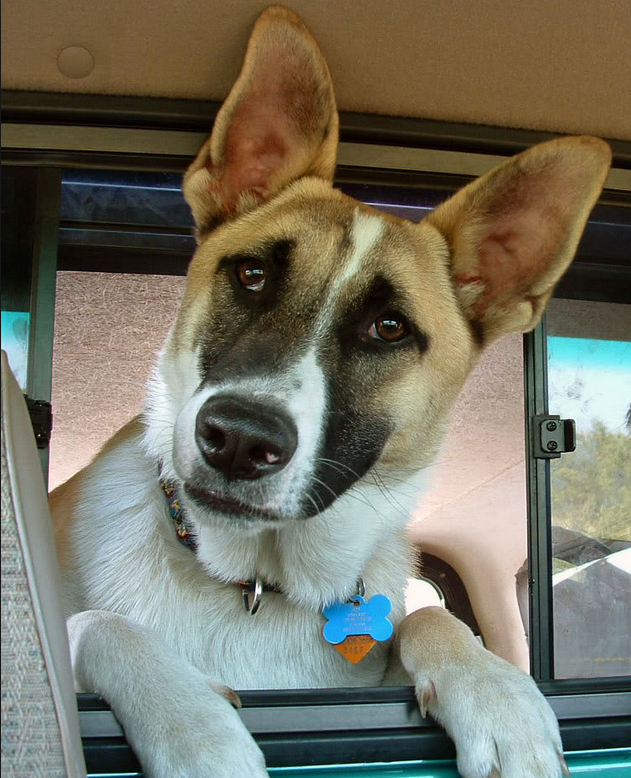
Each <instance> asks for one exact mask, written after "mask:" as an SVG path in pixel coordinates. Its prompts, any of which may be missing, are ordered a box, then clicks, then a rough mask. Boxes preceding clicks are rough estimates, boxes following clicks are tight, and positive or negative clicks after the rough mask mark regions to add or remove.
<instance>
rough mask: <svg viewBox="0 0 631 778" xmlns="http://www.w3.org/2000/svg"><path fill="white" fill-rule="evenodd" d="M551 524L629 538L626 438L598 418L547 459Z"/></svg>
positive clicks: (630, 446)
mask: <svg viewBox="0 0 631 778" xmlns="http://www.w3.org/2000/svg"><path fill="white" fill-rule="evenodd" d="M551 478H552V523H553V524H557V525H561V526H564V527H567V528H568V529H575V530H579V531H581V532H585V533H586V534H588V535H590V536H591V537H595V538H600V539H607V540H631V436H630V435H628V434H626V433H624V432H611V431H610V430H608V429H607V427H606V426H605V425H604V424H603V423H602V422H599V421H598V422H595V423H594V425H593V427H592V428H591V429H590V430H589V431H587V432H585V433H583V434H580V435H578V437H577V445H576V451H575V452H574V453H572V454H564V455H563V456H562V457H561V459H558V460H553V462H552V470H551Z"/></svg>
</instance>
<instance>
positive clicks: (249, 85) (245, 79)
mask: <svg viewBox="0 0 631 778" xmlns="http://www.w3.org/2000/svg"><path fill="white" fill-rule="evenodd" d="M337 136H338V116H337V109H336V106H335V97H334V95H333V86H332V84H331V77H330V75H329V70H328V67H327V65H326V62H325V61H324V58H323V56H322V54H321V52H320V49H319V48H318V45H317V43H316V42H315V40H314V39H313V37H312V36H311V34H310V33H309V31H308V30H307V28H306V27H305V26H304V25H303V24H302V22H301V21H300V19H299V18H298V17H297V16H296V15H295V14H294V13H292V12H291V11H288V10H287V9H285V8H281V7H280V6H271V7H270V8H268V9H267V10H265V11H264V12H263V13H262V14H261V16H260V17H259V19H258V21H257V22H256V24H255V26H254V29H253V31H252V35H251V36H250V41H249V43H248V48H247V52H246V55H245V61H244V63H243V68H242V70H241V74H240V75H239V78H238V79H237V81H236V83H235V85H234V86H233V87H232V91H231V92H230V94H229V95H228V97H227V99H226V101H225V103H224V104H223V106H222V107H221V110H220V111H219V113H218V114H217V118H216V119H215V124H214V127H213V132H212V135H211V136H210V138H209V140H208V141H207V142H206V143H205V144H204V146H203V147H202V149H201V151H200V152H199V154H198V155H197V158H196V159H195V161H194V162H193V164H192V165H191V166H190V167H189V169H188V170H187V172H186V174H185V176H184V185H183V191H184V197H185V198H186V201H187V202H188V204H189V205H190V207H191V210H192V212H193V217H194V219H195V222H196V224H197V229H198V233H199V234H203V233H204V232H206V231H207V230H208V229H210V228H212V227H214V226H215V225H216V224H217V223H221V222H222V221H225V220H226V219H230V218H234V217H235V216H237V215H239V214H241V213H243V212H245V211H247V210H250V209H252V208H254V207H256V206H257V205H259V204H260V203H262V202H265V201H266V200H269V199H271V198H272V197H274V195H276V194H278V192H280V190H281V189H283V187H285V186H287V184H289V183H290V182H291V181H294V180H295V179H297V178H301V177H302V176H307V175H313V176H319V177H321V178H326V179H327V180H332V179H333V174H334V172H335V159H336V153H337Z"/></svg>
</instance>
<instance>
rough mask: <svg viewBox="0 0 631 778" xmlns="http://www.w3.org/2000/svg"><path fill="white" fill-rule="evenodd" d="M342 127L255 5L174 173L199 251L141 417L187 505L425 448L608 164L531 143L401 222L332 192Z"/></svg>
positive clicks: (275, 516) (563, 142)
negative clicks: (181, 170)
mask: <svg viewBox="0 0 631 778" xmlns="http://www.w3.org/2000/svg"><path fill="white" fill-rule="evenodd" d="M337 127H338V119H337V111H336V106H335V99H334V96H333V90H332V86H331V80H330V76H329V72H328V69H327V66H326V63H325V62H324V59H323V58H322V55H321V53H320V51H319V49H318V47H317V45H316V43H315V41H314V40H313V38H312V37H311V35H310V34H309V33H308V31H307V30H306V29H305V28H304V26H303V25H302V24H301V22H300V21H299V20H298V19H297V17H296V16H295V15H293V14H292V13H290V12H289V11H287V10H284V9H281V8H278V7H274V8H270V9H268V10H267V11H266V12H265V13H264V14H263V15H262V16H261V18H260V19H259V20H258V22H257V24H256V26H255V28H254V31H253V33H252V37H251V39H250V43H249V46H248V50H247V54H246V58H245V63H244V66H243V70H242V72H241V75H240V76H239V78H238V80H237V82H236V84H235V86H234V87H233V89H232V91H231V92H230V95H229V96H228V98H227V100H226V102H225V103H224V105H223V107H222V109H221V111H220V112H219V114H218V116H217V119H216V121H215V126H214V129H213V132H212V136H211V137H210V139H209V141H208V142H207V143H206V144H205V145H204V146H203V148H202V150H201V151H200V153H199V155H198V156H197V158H196V160H195V161H194V162H193V164H192V165H191V167H190V168H189V170H188V172H187V173H186V175H185V178H184V194H185V197H186V199H187V201H188V203H189V204H190V206H191V209H192V212H193V215H194V217H195V221H196V224H197V231H198V240H199V246H198V249H197V252H196V254H195V256H194V258H193V260H192V262H191V266H190V271H189V275H188V283H187V289H186V293H185V298H184V301H183V304H182V307H181V310H180V313H179V316H178V319H177V321H176V323H175V325H174V327H173V328H172V331H171V333H170V335H169V338H168V340H167V343H166V345H165V347H164V349H163V352H162V354H161V357H160V361H159V364H158V368H157V370H156V374H155V377H154V380H153V383H152V389H151V395H150V404H149V410H148V414H147V415H148V421H149V424H148V427H149V431H148V433H147V439H148V442H149V445H150V447H151V450H152V451H153V452H154V453H155V454H156V455H157V456H159V457H160V458H162V459H163V460H164V463H165V465H164V466H165V468H166V470H167V474H168V475H169V476H171V477H174V478H176V479H177V480H178V482H179V483H180V484H181V485H182V486H183V490H184V492H185V494H186V495H187V499H188V501H189V502H190V504H191V505H193V506H194V507H195V514H196V516H197V517H198V519H200V520H201V521H211V520H213V519H214V520H220V521H224V522H225V521H228V522H237V523H241V524H243V525H248V526H255V527H261V526H270V522H271V523H276V524H278V523H282V522H287V521H292V520H295V519H303V518H309V517H311V516H313V515H314V514H317V513H319V512H321V511H325V510H327V509H328V508H329V506H330V505H331V504H332V503H333V502H334V501H335V500H337V498H338V497H340V495H343V494H345V493H347V491H348V490H349V489H352V488H353V487H354V486H355V485H356V484H357V483H358V482H365V481H366V480H367V479H375V478H379V477H381V475H382V474H383V473H387V472H394V470H395V469H396V471H397V472H398V473H412V472H417V471H420V470H422V469H423V468H424V467H425V466H426V465H428V464H429V463H430V462H431V460H432V458H433V456H434V455H435V452H436V450H437V447H438V445H439V442H440V438H441V434H442V430H443V428H444V423H445V419H446V416H447V413H448V410H449V407H450V405H451V403H452V402H453V400H454V398H455V396H456V395H457V393H458V391H459V390H460V388H461V386H462V384H463V382H464V380H465V378H466V376H467V374H468V372H469V370H470V369H471V367H472V365H473V364H474V362H475V360H476V358H477V357H478V355H479V353H480V351H481V349H482V348H483V346H485V345H486V344H488V343H490V342H492V341H493V340H495V339H497V338H498V337H500V336H501V335H503V334H506V333H509V332H516V331H526V330H528V329H530V328H532V327H533V326H534V325H535V324H536V323H537V321H538V320H539V318H540V317H541V314H542V311H543V308H544V306H545V304H546V302H547V300H548V299H549V297H550V295H551V293H552V290H553V288H554V285H555V283H556V282H557V281H558V279H559V278H560V276H561V275H562V273H563V272H564V270H565V269H566V267H567V265H568V264H569V263H570V261H571V259H572V257H573V255H574V252H575V250H576V246H577V243H578V240H579V238H580V235H581V232H582V230H583V227H584V225H585V222H586V219H587V217H588V214H589V212H590V210H591V208H592V207H593V205H594V203H595V202H596V199H597V197H598V195H599V193H600V190H601V187H602V185H603V182H604V180H605V176H606V174H607V170H608V167H609V162H610V151H609V148H608V146H607V145H606V144H605V143H603V142H602V141H599V140H597V139H594V138H586V137H581V138H566V139H560V140H556V141H551V142H549V143H545V144H541V145H540V146H536V147H534V148H532V149H530V150H528V151H526V152H525V153H523V154H521V155H519V156H517V157H515V158H513V159H511V160H509V161H508V162H506V163H504V164H503V165H501V166H500V167H498V168H496V169H495V170H493V171H491V172H490V173H488V174H487V175H485V176H483V177H482V178H480V179H478V180H477V181H475V182H473V183H472V184H470V185H468V186H467V187H465V188H464V189H463V190H461V191H460V192H458V193H457V194H456V195H455V196H454V197H452V198H451V199H450V200H449V201H448V202H446V203H444V204H443V205H441V206H440V207H439V208H438V209H437V210H436V211H434V212H433V213H432V214H431V215H430V216H428V217H427V218H426V219H424V220H423V221H422V222H421V223H420V224H419V225H415V224H413V223H410V222H406V221H405V220H402V219H399V218H395V217H392V216H388V215H385V214H383V213H380V212H378V211H375V210H373V209H371V208H368V207H367V206H365V205H363V204H361V203H358V202H357V201H355V200H352V199H351V198H349V197H346V196H345V195H343V194H342V193H341V192H339V191H338V190H336V189H334V188H333V187H332V185H331V182H332V178H333V173H334V169H335V156H336V148H337Z"/></svg>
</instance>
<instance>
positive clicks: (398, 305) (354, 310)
mask: <svg viewBox="0 0 631 778" xmlns="http://www.w3.org/2000/svg"><path fill="white" fill-rule="evenodd" d="M406 308H407V305H406V304H405V301H404V300H403V299H402V298H401V295H400V294H398V293H397V291H396V290H395V288H394V287H393V285H392V284H391V283H390V281H388V280H387V279H386V278H384V277H383V276H376V277H375V279H374V281H373V282H372V284H371V285H370V287H369V289H368V291H367V292H366V293H365V294H364V296H363V297H362V298H360V299H358V300H356V301H355V302H354V303H353V304H352V305H351V307H350V309H349V310H348V314H347V317H346V319H345V321H343V322H342V323H341V325H340V330H339V332H340V339H341V340H342V342H346V343H347V345H349V346H353V345H355V344H356V343H357V340H358V338H359V339H360V341H361V342H362V344H363V345H364V347H366V348H369V349H374V350H381V351H387V350H393V349H399V348H405V347H408V346H410V345H411V344H412V343H416V347H417V348H418V350H419V352H420V353H421V354H424V353H425V352H426V351H427V349H428V348H429V336H428V335H427V334H426V333H425V332H423V331H422V330H421V329H420V328H419V327H418V326H417V325H416V323H415V322H414V320H413V319H412V317H411V316H408V315H407V314H406ZM384 313H391V314H393V315H399V316H401V317H402V318H403V319H404V320H405V322H406V324H407V326H408V329H409V331H410V336H409V337H407V338H403V339H402V340H400V341H395V342H391V343H388V342H385V341H380V340H376V339H375V338H372V337H370V336H369V335H368V330H369V329H370V325H371V324H372V322H373V321H374V320H375V319H376V318H377V317H379V316H381V315H383V314H384Z"/></svg>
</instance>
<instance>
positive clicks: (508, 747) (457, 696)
mask: <svg viewBox="0 0 631 778" xmlns="http://www.w3.org/2000/svg"><path fill="white" fill-rule="evenodd" d="M415 680H416V682H417V683H416V693H417V697H418V701H419V705H420V706H421V711H422V712H423V711H424V710H429V712H430V713H431V714H432V716H433V717H434V718H435V719H436V720H437V721H439V722H440V723H441V724H442V725H443V726H444V727H445V729H446V730H447V732H448V733H449V735H450V736H451V737H452V739H453V741H454V743H455V744H456V751H457V755H458V770H459V772H460V774H461V775H462V776H463V778H562V777H563V776H569V771H568V769H567V766H566V764H565V760H564V759H563V748H562V744H561V736H560V734H559V725H558V723H557V720H556V717H555V715H554V713H553V712H552V709H551V708H550V706H549V705H548V703H547V701H546V699H545V698H544V697H543V695H542V694H541V692H540V691H539V690H538V689H537V686H536V684H535V682H534V681H533V680H532V678H531V677H530V676H529V675H526V673H524V672H522V671H521V670H519V669H518V668H517V667H514V666H513V665H511V664H509V663H508V662H505V661H504V660H502V659H499V658H498V657H496V656H494V655H493V654H491V653H490V652H488V651H486V650H484V649H481V655H480V658H479V661H476V662H475V663H474V664H473V665H469V666H460V667H451V668H444V669H443V670H442V671H441V673H440V675H439V676H438V677H435V678H431V679H430V678H417V679H415Z"/></svg>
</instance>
